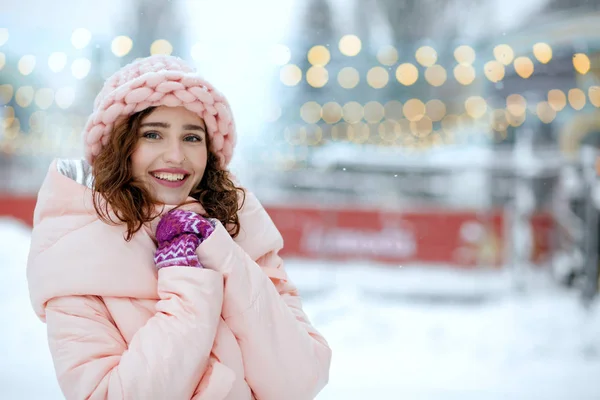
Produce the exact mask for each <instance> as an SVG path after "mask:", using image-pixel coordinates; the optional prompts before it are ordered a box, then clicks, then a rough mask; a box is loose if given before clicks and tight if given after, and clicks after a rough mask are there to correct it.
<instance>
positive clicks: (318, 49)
mask: <svg viewBox="0 0 600 400" xmlns="http://www.w3.org/2000/svg"><path fill="white" fill-rule="evenodd" d="M307 58H308V62H310V63H311V64H312V65H314V66H319V67H324V66H325V65H327V63H328V62H329V60H331V54H329V50H328V49H327V47H325V46H321V45H319V46H313V47H312V48H311V49H310V50H309V51H308V54H307Z"/></svg>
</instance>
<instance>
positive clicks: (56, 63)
mask: <svg viewBox="0 0 600 400" xmlns="http://www.w3.org/2000/svg"><path fill="white" fill-rule="evenodd" d="M66 65H67V55H66V54H65V53H62V52H54V53H52V54H50V56H49V57H48V67H50V70H51V71H52V72H60V71H62V70H63V69H64V68H65V66H66Z"/></svg>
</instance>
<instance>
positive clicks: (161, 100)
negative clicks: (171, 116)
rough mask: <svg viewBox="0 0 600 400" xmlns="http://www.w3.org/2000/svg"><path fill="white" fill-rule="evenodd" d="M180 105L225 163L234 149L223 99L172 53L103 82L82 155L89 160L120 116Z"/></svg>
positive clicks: (131, 66)
mask: <svg viewBox="0 0 600 400" xmlns="http://www.w3.org/2000/svg"><path fill="white" fill-rule="evenodd" d="M156 106H169V107H177V106H183V107H185V108H187V109H188V110H190V111H192V112H195V113H197V114H198V115H199V116H200V117H201V118H202V119H203V120H204V122H205V123H206V127H207V129H208V135H209V138H210V143H211V151H212V152H213V153H215V154H216V155H217V156H218V157H219V160H220V163H221V166H222V167H226V166H227V165H228V164H229V161H231V157H232V155H233V148H234V147H235V142H236V134H235V123H234V120H233V117H232V115H231V108H230V106H229V103H228V102H227V100H226V99H225V97H224V96H223V95H222V94H221V93H219V92H218V91H217V90H216V89H215V88H214V87H213V86H212V85H211V84H210V83H208V82H207V81H206V80H204V79H202V77H201V76H200V75H198V73H197V72H196V70H195V69H194V68H192V67H191V66H189V65H188V64H186V63H185V62H184V61H183V60H182V59H180V58H177V57H172V56H163V55H157V56H151V57H147V58H143V59H139V60H137V61H134V62H132V63H131V64H128V65H126V66H124V67H123V68H121V69H120V70H118V71H117V72H116V73H115V74H114V75H112V76H111V77H110V78H108V80H107V81H106V82H105V83H104V87H103V88H102V90H101V91H100V93H99V94H98V96H97V97H96V100H95V101H94V110H93V113H92V115H90V117H89V118H88V121H87V123H86V125H85V128H84V131H83V138H84V147H85V156H86V159H87V161H88V162H89V163H90V164H91V163H92V162H93V160H94V158H95V157H96V156H97V155H98V154H99V153H100V150H101V149H102V146H104V145H106V144H107V143H108V140H109V138H110V134H111V131H112V129H113V127H114V125H115V122H117V121H118V120H119V119H120V118H126V117H128V116H130V115H132V114H134V113H136V112H138V111H142V110H144V109H146V108H148V107H156Z"/></svg>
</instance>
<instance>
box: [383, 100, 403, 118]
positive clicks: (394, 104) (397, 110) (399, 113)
mask: <svg viewBox="0 0 600 400" xmlns="http://www.w3.org/2000/svg"><path fill="white" fill-rule="evenodd" d="M402 109H403V105H402V103H401V102H399V101H398V100H390V101H388V102H387V103H385V105H384V106H383V110H384V116H385V118H387V119H389V120H392V121H400V120H401V119H402V118H403V117H404V111H403V110H402Z"/></svg>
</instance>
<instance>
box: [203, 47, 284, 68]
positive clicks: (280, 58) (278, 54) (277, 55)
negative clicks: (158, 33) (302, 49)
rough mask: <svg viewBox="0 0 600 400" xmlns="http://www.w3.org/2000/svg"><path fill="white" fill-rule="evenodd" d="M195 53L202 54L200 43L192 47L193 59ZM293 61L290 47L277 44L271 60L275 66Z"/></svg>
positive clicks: (272, 51) (273, 49)
mask: <svg viewBox="0 0 600 400" xmlns="http://www.w3.org/2000/svg"><path fill="white" fill-rule="evenodd" d="M195 53H198V54H200V53H201V47H200V44H199V43H198V44H195V45H194V46H193V47H192V57H193V56H194V54H195ZM200 58H201V57H200V56H198V59H200ZM291 59H292V52H291V51H290V48H289V47H287V46H285V45H283V44H276V45H275V46H273V48H272V49H271V60H272V62H273V63H274V64H275V65H279V66H283V65H285V64H287V63H289V62H290V60H291Z"/></svg>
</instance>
